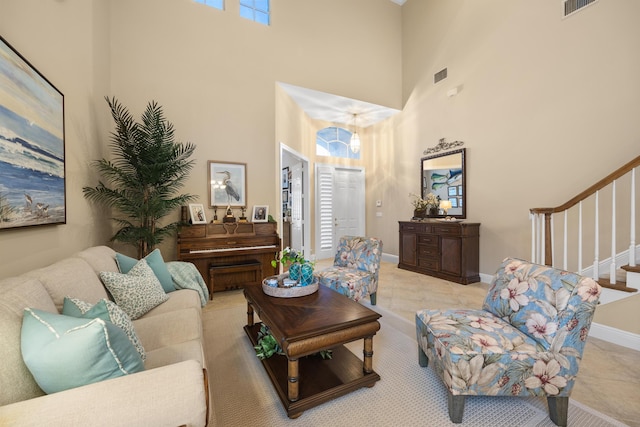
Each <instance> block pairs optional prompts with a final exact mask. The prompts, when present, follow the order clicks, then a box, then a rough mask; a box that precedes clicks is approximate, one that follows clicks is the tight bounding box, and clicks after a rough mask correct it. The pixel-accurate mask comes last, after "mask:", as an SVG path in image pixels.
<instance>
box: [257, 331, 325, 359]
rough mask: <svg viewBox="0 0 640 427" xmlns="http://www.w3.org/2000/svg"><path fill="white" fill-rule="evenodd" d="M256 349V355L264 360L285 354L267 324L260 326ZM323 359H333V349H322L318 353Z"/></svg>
mask: <svg viewBox="0 0 640 427" xmlns="http://www.w3.org/2000/svg"><path fill="white" fill-rule="evenodd" d="M253 348H254V349H255V351H256V356H258V359H260V360H264V359H268V358H270V357H271V356H273V355H274V354H280V355H284V352H283V351H282V347H280V344H278V341H277V340H276V339H275V338H274V336H273V335H271V332H270V331H269V328H268V327H267V325H264V324H263V325H262V326H260V331H259V332H258V345H256V346H254V347H253ZM316 354H319V355H320V356H321V357H322V358H323V359H331V358H332V357H333V356H332V351H331V350H321V351H319V352H318V353H316Z"/></svg>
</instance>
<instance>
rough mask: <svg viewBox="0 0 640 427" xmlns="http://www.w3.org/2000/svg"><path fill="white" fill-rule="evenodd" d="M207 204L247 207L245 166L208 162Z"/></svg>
mask: <svg viewBox="0 0 640 427" xmlns="http://www.w3.org/2000/svg"><path fill="white" fill-rule="evenodd" d="M208 164H209V204H210V205H211V207H213V206H237V207H241V206H246V205H247V164H246V163H231V162H217V161H212V160H209V163H208Z"/></svg>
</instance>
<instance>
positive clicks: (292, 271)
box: [289, 262, 302, 281]
mask: <svg viewBox="0 0 640 427" xmlns="http://www.w3.org/2000/svg"><path fill="white" fill-rule="evenodd" d="M301 267H302V266H301V265H300V263H299V262H294V263H292V264H291V265H290V266H289V278H290V279H291V280H295V281H298V279H300V269H301Z"/></svg>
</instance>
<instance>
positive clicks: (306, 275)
mask: <svg viewBox="0 0 640 427" xmlns="http://www.w3.org/2000/svg"><path fill="white" fill-rule="evenodd" d="M312 283H313V265H312V264H310V263H308V262H305V263H304V264H301V265H300V286H307V285H310V284H312Z"/></svg>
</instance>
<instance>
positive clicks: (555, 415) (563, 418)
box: [547, 396, 569, 427]
mask: <svg viewBox="0 0 640 427" xmlns="http://www.w3.org/2000/svg"><path fill="white" fill-rule="evenodd" d="M547 405H549V418H551V421H553V423H554V424H555V425H557V426H560V427H566V426H567V413H568V412H569V398H568V397H551V396H547Z"/></svg>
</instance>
